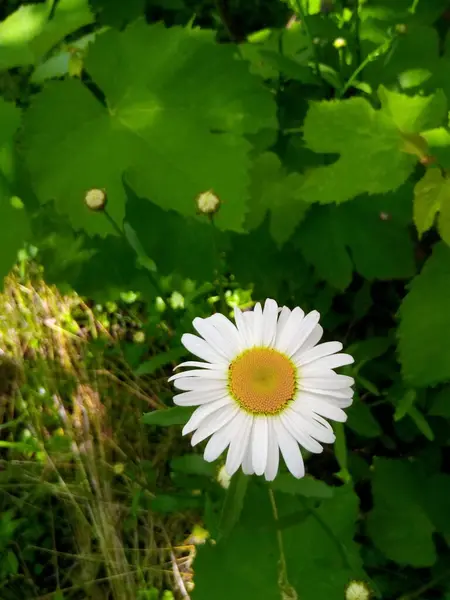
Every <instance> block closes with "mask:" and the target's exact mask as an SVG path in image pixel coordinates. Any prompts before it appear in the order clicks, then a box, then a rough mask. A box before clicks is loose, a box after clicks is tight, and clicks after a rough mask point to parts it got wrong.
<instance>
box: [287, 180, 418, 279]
mask: <svg viewBox="0 0 450 600" xmlns="http://www.w3.org/2000/svg"><path fill="white" fill-rule="evenodd" d="M405 191H406V190H405ZM404 197H405V196H404V194H403V193H402V194H396V195H395V197H392V198H390V197H389V196H382V197H379V198H378V197H377V198H367V197H362V198H358V199H356V200H353V201H352V202H348V203H346V204H344V205H342V206H338V207H336V206H315V207H313V209H312V210H311V211H310V213H308V215H307V217H306V219H305V222H304V223H303V224H302V225H301V227H300V230H299V232H298V236H297V237H296V239H295V244H296V245H297V246H298V247H299V248H300V250H301V252H302V253H303V255H304V257H305V259H306V260H307V261H308V262H310V263H311V264H312V265H313V266H314V267H315V269H316V270H317V273H318V275H319V276H320V277H322V278H323V279H325V280H326V281H328V282H329V283H330V284H331V285H333V286H334V287H336V288H338V289H342V290H343V289H345V288H346V287H347V286H348V285H349V284H350V282H351V278H352V271H353V264H354V266H355V269H356V271H358V272H359V273H360V274H361V275H363V276H364V277H365V278H367V279H397V278H399V279H401V278H406V277H410V276H411V275H413V273H414V255H413V245H412V240H411V239H410V236H409V233H408V229H407V227H406V226H405V224H404V217H403V215H402V214H395V210H396V209H395V207H394V206H393V205H394V204H395V201H396V200H398V201H399V203H400V204H401V203H402V202H403V199H404ZM391 208H394V212H392V211H391Z"/></svg>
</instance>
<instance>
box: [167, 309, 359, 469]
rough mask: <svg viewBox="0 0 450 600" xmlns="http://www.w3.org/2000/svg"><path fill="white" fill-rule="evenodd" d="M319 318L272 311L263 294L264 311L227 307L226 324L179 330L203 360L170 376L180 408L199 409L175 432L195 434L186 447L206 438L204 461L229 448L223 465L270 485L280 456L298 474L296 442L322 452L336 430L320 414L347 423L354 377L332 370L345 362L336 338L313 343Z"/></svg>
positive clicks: (211, 320)
mask: <svg viewBox="0 0 450 600" xmlns="http://www.w3.org/2000/svg"><path fill="white" fill-rule="evenodd" d="M319 318H320V315H319V313H318V312H317V311H315V310H314V311H312V312H310V313H309V314H307V315H305V313H304V312H303V311H302V309H301V308H299V307H296V308H294V309H293V310H292V311H291V310H290V309H289V308H287V307H286V306H283V308H278V305H277V303H276V302H275V300H270V299H269V300H266V302H265V305H264V310H263V309H262V308H261V304H259V303H258V304H256V306H255V308H254V310H253V311H249V312H244V313H243V312H241V311H240V310H239V308H236V309H235V320H236V325H234V324H233V323H232V322H231V321H230V320H229V319H227V318H226V317H225V316H224V315H222V314H219V313H217V314H214V315H212V316H211V317H208V318H206V319H200V318H196V319H194V321H193V325H194V327H195V329H196V330H197V331H198V333H199V334H200V336H201V337H198V336H196V335H192V334H190V333H186V334H184V335H183V337H182V338H181V341H182V343H183V345H184V346H185V347H186V348H187V350H189V351H190V352H192V354H195V355H196V356H198V357H199V358H201V359H202V361H204V362H199V361H188V362H184V363H182V364H181V365H179V366H178V367H177V368H179V367H195V368H194V369H193V370H188V371H184V372H182V373H177V374H176V375H173V376H172V377H171V378H170V380H169V381H173V382H174V385H175V387H176V388H178V389H179V390H181V393H180V394H177V395H176V396H174V399H173V401H174V403H175V404H178V405H179V406H198V408H197V409H196V410H195V411H194V413H193V414H192V416H191V418H190V419H189V421H188V422H187V423H186V425H185V426H184V428H183V435H186V434H189V433H192V432H194V435H193V436H192V445H193V446H195V445H196V444H198V443H199V442H202V441H203V440H205V439H206V438H208V437H209V438H210V439H209V441H208V443H207V445H206V448H205V453H204V458H205V460H207V461H208V462H211V461H214V460H216V459H217V458H218V457H219V456H220V455H221V454H222V453H223V452H224V451H225V450H226V449H227V448H228V454H227V458H226V464H225V468H226V471H227V472H228V474H229V475H230V476H231V475H233V474H234V473H235V472H236V471H237V470H238V469H239V467H240V466H241V465H242V470H243V471H244V473H246V474H248V475H250V474H253V473H256V475H263V474H264V475H265V478H266V479H267V480H268V481H272V480H273V479H274V478H275V476H276V474H277V472H278V466H279V453H280V451H281V454H282V456H283V458H284V461H285V463H286V465H287V468H288V469H289V471H290V472H291V473H292V475H294V477H297V478H300V477H303V476H304V474H305V467H304V464H303V458H302V454H301V451H300V446H302V447H303V448H304V449H305V450H308V451H309V452H315V453H319V452H322V450H323V448H322V445H321V444H322V443H332V442H334V440H335V435H334V433H333V430H332V428H331V426H330V424H329V423H328V422H327V421H326V420H325V418H324V417H326V418H328V419H333V420H335V421H341V422H343V421H345V420H346V418H347V416H346V414H345V412H344V411H343V410H342V409H343V408H347V407H348V406H350V404H351V403H352V397H353V390H352V388H351V386H352V385H353V383H354V380H353V378H352V377H347V376H345V375H338V374H336V373H335V372H334V370H333V369H335V368H336V367H341V366H343V365H348V364H351V363H352V362H353V358H352V357H351V356H350V355H349V354H340V351H341V350H342V344H341V343H340V342H326V343H324V344H319V345H317V344H318V342H319V341H320V339H321V337H322V334H323V329H322V327H321V326H320V325H319Z"/></svg>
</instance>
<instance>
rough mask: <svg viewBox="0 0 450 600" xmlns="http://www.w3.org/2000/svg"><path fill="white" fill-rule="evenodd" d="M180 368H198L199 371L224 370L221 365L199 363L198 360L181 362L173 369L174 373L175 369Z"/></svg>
mask: <svg viewBox="0 0 450 600" xmlns="http://www.w3.org/2000/svg"><path fill="white" fill-rule="evenodd" d="M182 367H199V368H200V369H213V370H214V369H215V370H217V371H220V370H221V369H223V368H226V367H225V366H224V365H223V364H222V365H217V364H214V363H207V362H200V361H199V360H187V361H186V362H182V363H180V364H179V365H177V366H176V367H175V368H174V371H176V370H177V369H181V368H182Z"/></svg>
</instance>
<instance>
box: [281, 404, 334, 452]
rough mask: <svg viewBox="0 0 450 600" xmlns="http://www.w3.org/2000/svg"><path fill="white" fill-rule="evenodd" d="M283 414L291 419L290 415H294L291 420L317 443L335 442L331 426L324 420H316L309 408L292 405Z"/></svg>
mask: <svg viewBox="0 0 450 600" xmlns="http://www.w3.org/2000/svg"><path fill="white" fill-rule="evenodd" d="M289 411H290V412H289ZM285 412H286V416H287V418H291V417H292V413H294V415H295V418H294V419H293V420H294V421H296V423H297V424H298V426H299V427H301V430H302V431H303V432H304V433H305V434H307V435H308V436H310V437H312V438H314V439H315V440H317V441H318V442H322V443H324V444H332V443H333V442H334V441H335V439H336V436H335V435H334V431H333V429H332V427H331V425H330V424H329V423H327V421H325V420H324V419H321V420H319V419H317V420H316V418H315V417H316V415H315V414H314V413H313V412H312V409H311V408H310V407H309V406H306V405H305V404H303V405H301V404H300V403H294V404H292V405H291V406H290V407H289V409H288V410H286V411H285ZM305 448H306V446H305ZM321 451H322V450H320V452H321Z"/></svg>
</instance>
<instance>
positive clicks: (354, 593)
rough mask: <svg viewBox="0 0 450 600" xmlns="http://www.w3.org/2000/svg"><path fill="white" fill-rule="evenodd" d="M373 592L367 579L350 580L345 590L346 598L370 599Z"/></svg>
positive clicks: (347, 599) (350, 599) (349, 599)
mask: <svg viewBox="0 0 450 600" xmlns="http://www.w3.org/2000/svg"><path fill="white" fill-rule="evenodd" d="M370 596H371V592H370V589H369V586H368V585H367V583H366V582H365V581H356V580H353V581H350V583H349V584H348V586H347V588H346V590H345V600H370Z"/></svg>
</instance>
